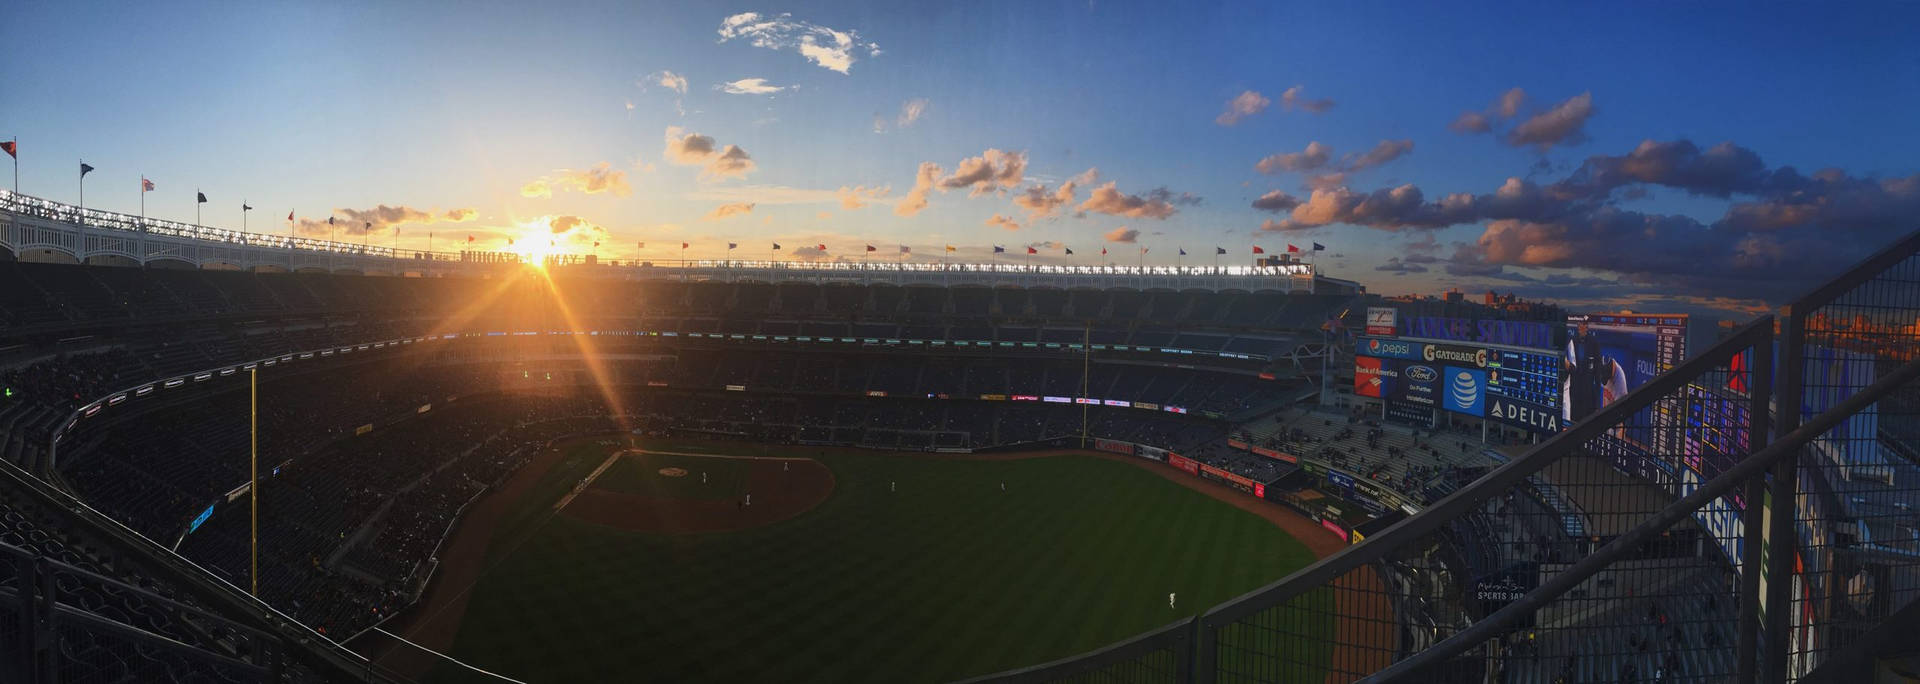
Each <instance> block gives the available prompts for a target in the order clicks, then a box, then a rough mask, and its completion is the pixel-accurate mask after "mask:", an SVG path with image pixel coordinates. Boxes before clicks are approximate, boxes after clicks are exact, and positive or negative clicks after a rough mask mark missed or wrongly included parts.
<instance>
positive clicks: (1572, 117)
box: [1506, 93, 1593, 152]
mask: <svg viewBox="0 0 1920 684" xmlns="http://www.w3.org/2000/svg"><path fill="white" fill-rule="evenodd" d="M1592 117H1593V94H1592V93H1581V94H1579V95H1575V96H1573V97H1570V98H1567V100H1566V101H1565V102H1561V103H1560V104H1557V105H1554V106H1553V108H1552V109H1548V110H1547V111H1544V112H1541V113H1539V114H1535V115H1533V116H1532V117H1529V118H1528V119H1527V120H1525V121H1522V122H1520V125H1518V126H1514V127H1513V130H1511V131H1508V132H1507V139H1506V142H1507V144H1508V145H1512V146H1514V147H1529V146H1531V147H1536V148H1539V150H1540V151H1541V152H1545V151H1547V150H1548V149H1551V148H1552V147H1553V146H1555V145H1563V144H1572V143H1580V142H1584V141H1586V139H1587V136H1586V132H1585V131H1584V130H1583V129H1584V128H1585V127H1586V125H1587V119H1589V118H1592Z"/></svg>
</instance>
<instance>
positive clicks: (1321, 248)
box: [1313, 242, 1327, 252]
mask: <svg viewBox="0 0 1920 684" xmlns="http://www.w3.org/2000/svg"><path fill="white" fill-rule="evenodd" d="M1313 251H1316V252H1324V251H1327V246H1326V245H1323V244H1320V243H1318V242H1316V243H1313Z"/></svg>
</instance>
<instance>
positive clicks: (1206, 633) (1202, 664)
mask: <svg viewBox="0 0 1920 684" xmlns="http://www.w3.org/2000/svg"><path fill="white" fill-rule="evenodd" d="M1218 640H1219V632H1218V631H1216V630H1215V629H1214V628H1213V626H1211V625H1208V624H1207V620H1206V615H1205V614H1201V615H1196V616H1194V618H1193V649H1192V651H1193V655H1192V656H1190V657H1189V658H1188V660H1187V662H1188V664H1189V667H1188V668H1187V669H1188V670H1189V671H1191V672H1192V673H1193V678H1192V679H1191V680H1189V681H1192V682H1193V684H1213V681H1214V680H1215V679H1217V675H1218V674H1219V671H1220V664H1219V663H1218V662H1215V661H1216V660H1217V659H1218V658H1219V656H1220V649H1219V648H1218V646H1217V644H1215V642H1216V641H1218Z"/></svg>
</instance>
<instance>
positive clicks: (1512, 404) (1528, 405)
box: [1486, 392, 1560, 434]
mask: <svg viewBox="0 0 1920 684" xmlns="http://www.w3.org/2000/svg"><path fill="white" fill-rule="evenodd" d="M1486 417H1487V419H1488V420H1491V421H1493V422H1496V423H1501V424H1504V425H1511V426H1514V427H1517V428H1522V429H1525V430H1531V431H1534V432H1539V433H1545V434H1553V433H1557V432H1559V431H1560V411H1558V410H1556V409H1554V408H1552V407H1549V406H1542V405H1540V404H1535V403H1532V402H1526V401H1520V400H1518V399H1509V398H1506V397H1502V396H1498V395H1495V394H1493V393H1492V392H1488V393H1487V416H1486Z"/></svg>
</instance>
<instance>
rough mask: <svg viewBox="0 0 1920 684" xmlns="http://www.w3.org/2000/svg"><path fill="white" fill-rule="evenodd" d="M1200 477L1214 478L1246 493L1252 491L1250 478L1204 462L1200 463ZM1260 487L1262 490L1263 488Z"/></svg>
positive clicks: (1252, 483) (1252, 482)
mask: <svg viewBox="0 0 1920 684" xmlns="http://www.w3.org/2000/svg"><path fill="white" fill-rule="evenodd" d="M1200 477H1203V478H1206V479H1209V480H1214V481H1217V482H1225V483H1227V485H1228V486H1231V487H1233V488H1234V489H1238V490H1240V491H1243V492H1246V493H1248V494H1252V493H1254V492H1253V485H1254V481H1253V480H1252V479H1251V478H1247V477H1244V476H1241V475H1238V474H1235V473H1231V472H1228V471H1225V470H1221V469H1219V468H1215V467H1213V466H1210V465H1207V464H1204V463H1202V464H1200ZM1262 489H1263V490H1264V488H1262Z"/></svg>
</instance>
